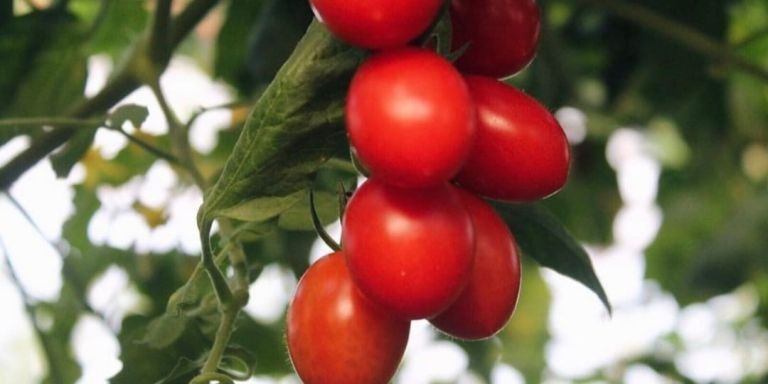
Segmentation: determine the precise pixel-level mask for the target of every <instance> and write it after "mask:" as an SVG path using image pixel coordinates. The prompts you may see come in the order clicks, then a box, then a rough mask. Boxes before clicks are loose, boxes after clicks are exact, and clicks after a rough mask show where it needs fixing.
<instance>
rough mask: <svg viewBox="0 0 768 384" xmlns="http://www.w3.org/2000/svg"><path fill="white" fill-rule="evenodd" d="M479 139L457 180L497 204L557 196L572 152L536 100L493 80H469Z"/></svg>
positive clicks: (560, 131)
mask: <svg viewBox="0 0 768 384" xmlns="http://www.w3.org/2000/svg"><path fill="white" fill-rule="evenodd" d="M466 82H467V85H468V86H469V89H470V92H471V93H472V98H473V100H474V103H475V106H476V108H477V137H476V139H475V142H474V147H473V148H472V152H471V153H470V155H469V160H467V163H466V164H465V165H464V168H462V170H461V172H460V173H459V176H458V177H457V180H458V182H459V184H461V185H462V186H464V187H465V188H466V189H468V190H470V191H472V192H475V193H478V194H480V195H483V196H486V197H489V198H492V199H499V200H509V201H531V200H536V199H540V198H543V197H546V196H548V195H551V194H552V193H554V192H556V191H557V190H559V189H560V188H561V187H562V186H563V185H564V184H565V181H566V179H567V177H568V166H569V162H570V149H569V146H568V141H567V139H566V137H565V134H564V133H563V130H562V128H561V127H560V124H559V123H558V122H557V120H555V118H554V116H552V114H551V113H549V111H548V110H547V109H546V108H545V107H544V106H542V105H541V104H539V102H537V101H536V100H535V99H533V98H532V97H530V96H528V95H526V94H525V93H523V92H521V91H519V90H517V89H515V88H514V87H512V86H510V85H507V84H505V83H503V82H501V81H498V80H496V79H492V78H488V77H482V76H467V77H466Z"/></svg>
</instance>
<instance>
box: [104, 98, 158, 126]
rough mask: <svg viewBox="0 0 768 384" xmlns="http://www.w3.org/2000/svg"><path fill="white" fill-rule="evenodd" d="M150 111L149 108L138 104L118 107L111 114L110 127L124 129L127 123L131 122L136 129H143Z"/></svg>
mask: <svg viewBox="0 0 768 384" xmlns="http://www.w3.org/2000/svg"><path fill="white" fill-rule="evenodd" d="M147 116H149V110H148V109H147V107H145V106H142V105H136V104H125V105H121V106H119V107H117V109H115V110H114V111H112V113H110V114H109V120H108V121H109V125H110V126H111V127H112V128H115V129H119V128H122V126H123V124H125V122H126V121H130V122H131V124H132V125H133V127H134V128H136V129H139V128H141V124H144V121H145V120H147Z"/></svg>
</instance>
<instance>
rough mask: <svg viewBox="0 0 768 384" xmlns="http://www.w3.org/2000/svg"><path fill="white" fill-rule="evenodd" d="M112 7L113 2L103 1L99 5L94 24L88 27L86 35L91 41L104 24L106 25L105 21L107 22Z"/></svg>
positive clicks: (110, 0)
mask: <svg viewBox="0 0 768 384" xmlns="http://www.w3.org/2000/svg"><path fill="white" fill-rule="evenodd" d="M111 6H112V0H101V4H100V5H99V11H98V13H96V17H94V18H93V22H92V23H91V25H90V26H89V27H88V31H87V32H86V33H85V38H86V39H90V38H91V37H93V35H95V34H96V32H97V31H98V30H99V28H100V27H101V25H102V24H104V20H106V18H107V15H108V14H109V7H111Z"/></svg>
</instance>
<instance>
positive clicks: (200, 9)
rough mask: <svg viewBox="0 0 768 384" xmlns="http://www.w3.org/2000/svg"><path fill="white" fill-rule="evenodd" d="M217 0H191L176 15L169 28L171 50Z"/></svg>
mask: <svg viewBox="0 0 768 384" xmlns="http://www.w3.org/2000/svg"><path fill="white" fill-rule="evenodd" d="M218 2H219V0H193V1H192V2H191V3H189V5H187V7H186V8H184V10H183V11H182V12H181V13H180V14H178V15H177V16H176V17H175V18H174V20H173V25H172V26H171V49H175V48H176V47H177V46H178V45H179V44H180V43H181V42H182V40H184V38H185V37H186V36H187V34H189V31H191V30H192V28H194V27H195V26H196V25H197V24H198V23H199V22H200V20H202V19H203V18H204V17H205V15H207V14H208V12H209V11H210V10H211V9H212V8H213V6H215V5H216V4H217V3H218Z"/></svg>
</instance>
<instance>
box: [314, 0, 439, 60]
mask: <svg viewBox="0 0 768 384" xmlns="http://www.w3.org/2000/svg"><path fill="white" fill-rule="evenodd" d="M310 3H311V4H312V9H313V10H314V11H315V15H317V18H318V19H319V20H320V21H322V22H323V23H325V25H326V26H327V27H328V29H330V30H331V32H333V33H334V34H335V35H336V36H337V37H338V38H340V39H342V40H344V41H346V42H348V43H350V44H353V45H357V46H360V47H364V48H370V49H383V48H395V47H399V46H403V45H405V44H406V43H408V42H409V41H411V40H413V39H414V38H416V37H417V36H418V35H420V34H421V33H423V32H424V31H425V30H426V29H427V27H429V25H430V24H431V23H432V20H434V19H435V17H436V16H437V12H438V11H439V10H440V5H441V3H442V1H440V0H364V1H362V0H310Z"/></svg>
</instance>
